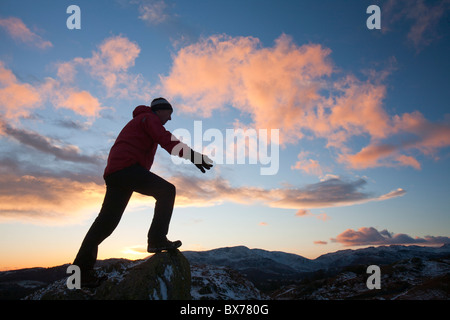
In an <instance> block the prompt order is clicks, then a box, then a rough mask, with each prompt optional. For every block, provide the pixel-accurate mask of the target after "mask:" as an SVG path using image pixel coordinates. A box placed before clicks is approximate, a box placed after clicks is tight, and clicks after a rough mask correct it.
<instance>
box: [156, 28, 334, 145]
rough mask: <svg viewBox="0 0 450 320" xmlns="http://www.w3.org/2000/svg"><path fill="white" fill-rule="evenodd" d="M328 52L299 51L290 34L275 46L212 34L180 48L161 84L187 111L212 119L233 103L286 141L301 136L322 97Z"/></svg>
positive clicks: (317, 48)
mask: <svg viewBox="0 0 450 320" xmlns="http://www.w3.org/2000/svg"><path fill="white" fill-rule="evenodd" d="M330 52H331V51H330V50H329V49H326V48H322V47H321V46H320V45H315V44H311V45H304V46H301V47H298V46H297V45H295V44H294V43H293V41H292V39H291V38H290V37H289V36H287V35H282V36H280V37H279V38H278V39H276V41H275V44H274V46H273V47H272V48H264V47H262V46H261V42H260V41H259V39H257V38H254V37H230V36H226V35H214V36H211V37H209V38H207V39H202V40H200V41H199V42H198V43H195V44H192V45H189V46H187V47H185V48H182V49H180V50H179V51H178V52H177V54H176V55H175V56H174V61H173V66H172V69H171V71H170V74H169V75H168V76H165V77H164V76H163V77H161V82H162V85H163V87H164V88H165V90H166V94H167V95H168V96H172V97H174V98H176V97H178V98H181V99H182V100H183V103H181V105H180V108H181V110H182V111H184V112H188V113H195V114H199V115H203V116H211V115H212V112H213V111H214V110H218V109H223V108H224V107H225V105H227V104H232V105H233V107H235V108H237V109H239V110H240V111H242V112H243V113H247V114H250V115H251V116H252V118H253V120H254V122H255V126H256V127H257V128H267V129H272V128H274V129H281V130H283V132H284V135H283V137H284V140H285V141H286V140H289V139H293V138H297V137H301V136H302V134H301V132H300V131H299V130H298V129H299V128H300V126H302V125H303V123H304V118H303V117H304V115H305V113H306V112H308V111H309V110H311V108H313V106H314V104H315V102H317V101H316V100H317V99H318V98H319V95H318V92H317V91H318V89H319V88H320V81H321V78H322V77H324V76H327V75H330V74H331V71H332V65H331V64H330V62H329V61H328V59H327V57H328V55H329V54H330ZM274 109H276V112H274Z"/></svg>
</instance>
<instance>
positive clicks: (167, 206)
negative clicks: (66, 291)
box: [73, 165, 176, 271]
mask: <svg viewBox="0 0 450 320" xmlns="http://www.w3.org/2000/svg"><path fill="white" fill-rule="evenodd" d="M105 182H106V194H105V199H104V201H103V205H102V208H101V210H100V213H99V215H98V216H97V218H96V219H95V221H94V223H93V224H92V226H91V228H90V229H89V231H88V233H87V234H86V236H85V238H84V240H83V242H82V244H81V247H80V250H79V251H78V254H77V256H76V258H75V260H74V262H73V264H74V265H77V266H78V267H80V269H81V271H89V270H92V269H93V268H94V265H95V262H96V260H97V252H98V246H99V245H100V243H102V241H103V240H105V239H106V238H107V237H109V236H110V235H111V233H112V232H113V231H114V229H115V228H116V227H117V225H118V224H119V221H120V219H121V217H122V214H123V212H124V211H125V208H126V206H127V204H128V201H129V200H130V198H131V195H132V194H133V192H138V193H141V194H144V195H147V196H152V197H154V198H155V199H156V203H155V210H154V215H153V220H152V223H151V226H150V230H149V231H148V241H149V242H150V241H159V240H162V239H164V238H165V237H166V235H167V233H168V231H169V223H170V219H171V217H172V211H173V205H174V202H175V193H176V192H175V186H174V185H173V184H171V183H169V182H167V181H166V180H164V179H163V178H161V177H159V176H157V175H156V174H154V173H152V172H150V171H148V170H146V169H145V168H143V167H141V166H139V165H133V166H131V167H128V168H125V169H122V170H120V171H117V172H115V173H113V174H111V175H109V176H107V177H106V178H105Z"/></svg>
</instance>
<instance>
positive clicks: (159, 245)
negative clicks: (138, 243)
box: [147, 238, 181, 253]
mask: <svg viewBox="0 0 450 320" xmlns="http://www.w3.org/2000/svg"><path fill="white" fill-rule="evenodd" d="M179 247H181V241H180V240H176V241H169V240H167V238H165V239H164V240H162V241H150V242H149V244H148V247H147V251H148V252H149V253H156V252H161V251H164V250H175V249H177V248H179Z"/></svg>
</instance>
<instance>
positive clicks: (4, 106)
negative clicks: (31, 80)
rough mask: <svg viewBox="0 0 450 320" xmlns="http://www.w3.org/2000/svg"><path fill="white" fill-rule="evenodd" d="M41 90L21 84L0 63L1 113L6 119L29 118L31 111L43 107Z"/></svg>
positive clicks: (0, 62)
mask: <svg viewBox="0 0 450 320" xmlns="http://www.w3.org/2000/svg"><path fill="white" fill-rule="evenodd" d="M41 104H42V97H41V95H40V93H39V90H38V89H36V88H34V87H33V86H32V85H29V84H26V83H20V82H19V81H18V80H17V78H16V76H15V75H14V74H13V73H12V71H11V70H8V69H6V68H5V65H4V63H3V62H2V61H0V112H1V115H3V116H4V117H5V118H8V119H17V118H18V117H25V116H28V115H29V113H30V110H31V109H33V108H36V107H39V106H41Z"/></svg>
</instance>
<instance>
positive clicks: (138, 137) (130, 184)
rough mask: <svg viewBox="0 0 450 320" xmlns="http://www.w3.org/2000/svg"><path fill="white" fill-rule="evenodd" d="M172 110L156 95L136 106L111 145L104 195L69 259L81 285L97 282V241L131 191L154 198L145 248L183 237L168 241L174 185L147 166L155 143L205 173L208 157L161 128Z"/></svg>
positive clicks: (105, 234) (113, 224)
mask: <svg viewBox="0 0 450 320" xmlns="http://www.w3.org/2000/svg"><path fill="white" fill-rule="evenodd" d="M172 112H173V109H172V106H171V104H170V103H169V102H168V101H167V100H166V99H164V98H157V99H154V100H153V101H152V103H151V106H150V107H148V106H144V105H140V106H138V107H136V108H135V109H134V111H133V119H132V120H131V121H130V122H128V124H127V125H126V126H125V127H124V128H123V129H122V131H121V132H120V134H119V136H118V137H117V139H116V141H115V143H114V145H113V146H112V148H111V151H110V153H109V156H108V162H107V165H106V168H105V171H104V175H103V177H104V179H105V183H106V194H105V198H104V201H103V205H102V208H101V210H100V213H99V215H98V216H97V218H96V219H95V221H94V223H93V224H92V226H91V228H90V229H89V231H88V232H87V234H86V236H85V238H84V240H83V242H82V244H81V247H80V249H79V251H78V254H77V256H76V258H75V260H74V262H73V264H74V265H77V266H78V267H80V270H81V285H82V286H85V287H89V286H91V287H93V286H97V285H98V284H99V281H100V279H98V278H97V277H96V276H95V272H94V271H93V268H94V265H95V262H96V260H97V251H98V246H99V245H100V243H101V242H102V241H103V240H105V239H106V238H107V237H108V236H110V235H111V233H112V232H113V231H114V229H115V228H116V227H117V225H118V224H119V221H120V219H121V217H122V214H123V212H124V210H125V208H126V206H127V204H128V201H129V200H130V197H131V195H132V194H133V192H138V193H141V194H144V195H147V196H152V197H154V198H155V199H156V203H155V209H154V215H153V220H152V223H151V226H150V230H149V232H148V247H147V251H148V252H150V253H154V252H159V251H162V250H170V249H176V248H178V247H180V246H181V241H179V240H178V241H173V242H172V241H169V240H168V239H167V237H166V235H167V233H168V230H169V223H170V219H171V216H172V211H173V205H174V202H175V186H174V185H173V184H171V183H170V182H168V181H166V180H164V179H163V178H161V177H159V176H157V175H156V174H154V173H152V172H150V171H149V170H150V168H151V166H152V164H153V160H154V156H155V152H156V149H157V147H158V144H159V145H160V146H161V147H163V148H164V149H165V150H167V152H169V153H170V154H172V155H176V156H179V157H183V158H185V159H189V160H191V161H192V163H194V164H195V165H196V166H197V168H199V169H200V170H201V171H202V172H203V173H205V169H206V170H209V169H210V168H211V167H212V160H211V159H209V158H208V157H207V156H204V155H202V154H200V153H198V152H195V151H194V150H192V149H191V148H189V147H188V146H187V145H186V144H184V143H182V142H180V141H179V140H178V139H177V138H175V137H174V136H173V135H172V134H171V133H170V132H169V131H167V130H166V129H165V128H164V125H165V124H166V122H167V121H169V120H171V115H172Z"/></svg>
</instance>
